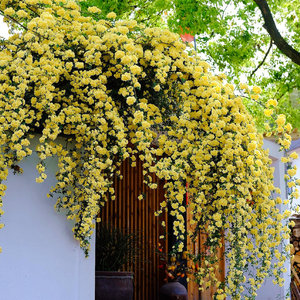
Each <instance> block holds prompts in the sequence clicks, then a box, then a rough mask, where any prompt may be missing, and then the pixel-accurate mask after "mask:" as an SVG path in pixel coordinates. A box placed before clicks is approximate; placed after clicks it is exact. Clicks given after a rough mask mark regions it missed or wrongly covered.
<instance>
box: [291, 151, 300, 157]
mask: <svg viewBox="0 0 300 300" xmlns="http://www.w3.org/2000/svg"><path fill="white" fill-rule="evenodd" d="M290 157H291V158H292V159H297V158H298V157H299V156H298V153H297V152H292V153H291V154H290Z"/></svg>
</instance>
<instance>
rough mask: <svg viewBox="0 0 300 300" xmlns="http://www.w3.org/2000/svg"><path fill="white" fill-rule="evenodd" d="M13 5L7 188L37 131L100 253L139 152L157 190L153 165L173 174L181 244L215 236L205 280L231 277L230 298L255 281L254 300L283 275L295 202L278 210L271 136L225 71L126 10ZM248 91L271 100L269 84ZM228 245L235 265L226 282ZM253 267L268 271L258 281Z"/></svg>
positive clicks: (5, 117) (43, 155) (3, 75)
mask: <svg viewBox="0 0 300 300" xmlns="http://www.w3.org/2000/svg"><path fill="white" fill-rule="evenodd" d="M0 11H1V13H2V14H3V15H4V16H5V20H6V22H7V23H8V24H9V25H10V26H11V30H12V31H13V32H14V34H13V35H11V37H10V38H9V39H8V40H5V41H3V42H2V44H1V46H0V47H1V48H0V137H1V138H0V149H1V152H0V180H1V185H0V193H1V196H2V197H3V195H4V191H5V184H4V181H5V180H6V178H7V175H8V169H9V168H12V169H14V170H15V171H16V170H17V171H21V170H20V168H19V166H18V164H19V162H21V161H22V160H23V159H24V158H26V157H28V156H30V155H31V154H32V147H31V143H32V139H33V137H34V136H35V137H36V138H38V140H39V142H38V145H37V147H36V149H35V151H36V152H37V153H38V157H39V162H38V164H37V166H36V167H37V170H38V172H39V176H38V177H37V179H36V181H37V182H43V181H44V180H45V179H46V177H47V175H46V169H45V168H46V160H47V158H49V157H52V156H57V157H58V171H57V173H56V178H57V183H56V185H55V186H54V187H53V188H52V189H51V190H50V192H49V196H51V197H53V196H55V197H57V203H56V208H57V209H58V210H60V209H63V210H64V211H66V212H67V218H68V219H71V220H74V223H75V225H74V228H73V232H74V236H75V238H76V239H77V240H79V242H80V246H81V247H82V249H83V250H84V251H85V253H86V254H87V253H88V250H89V239H90V237H91V235H92V233H93V229H94V228H95V220H97V216H98V214H99V212H100V210H101V208H102V207H103V206H104V205H105V203H106V201H110V200H111V199H114V197H115V196H114V189H113V178H114V176H116V175H119V171H118V170H119V166H120V164H121V163H122V161H124V160H125V159H127V158H129V159H131V165H132V166H135V164H136V159H137V157H139V159H141V160H142V161H143V168H144V176H145V178H144V180H145V182H147V184H148V185H149V186H150V187H151V188H156V183H155V182H151V178H152V176H151V174H152V173H155V174H156V175H157V176H158V177H159V178H162V179H165V180H166V184H165V191H166V193H165V199H164V200H163V199H162V201H161V203H160V210H159V211H157V214H160V213H162V212H163V211H164V210H166V209H167V208H168V209H169V214H170V215H172V216H173V217H174V220H175V221H174V224H173V231H174V234H175V235H176V236H177V244H176V247H175V249H176V250H177V251H182V250H183V248H184V240H185V239H186V237H187V235H189V236H190V237H191V238H195V237H196V236H198V234H199V233H200V232H205V233H206V234H207V240H206V242H205V249H204V250H203V251H202V252H201V254H200V255H198V256H195V255H193V253H190V255H189V259H190V260H194V261H198V264H199V268H198V269H197V272H195V274H194V276H195V279H196V280H197V281H198V282H199V283H200V285H201V286H202V285H203V283H204V282H210V283H211V284H214V285H215V286H217V287H218V289H217V292H216V295H215V296H216V299H224V298H225V296H226V295H231V296H232V297H233V299H240V298H241V295H242V292H243V289H244V287H246V286H247V288H248V294H249V298H248V299H250V298H251V297H252V298H253V297H255V291H256V289H257V288H258V287H259V286H260V285H261V284H262V282H263V280H264V278H265V277H266V276H268V274H269V273H270V272H272V271H273V270H276V272H275V271H274V276H275V279H274V280H275V281H276V282H277V283H279V284H280V285H281V284H282V279H281V278H280V275H281V273H282V272H283V271H284V269H283V262H284V261H285V259H286V255H285V254H284V253H282V252H279V250H278V249H279V248H278V247H280V246H281V244H282V241H283V240H284V238H287V237H288V232H289V231H288V226H284V225H282V222H281V220H282V219H284V218H286V217H288V215H289V212H285V213H283V214H280V213H279V210H278V208H277V207H276V204H278V203H281V199H280V198H276V197H275V198H274V197H272V193H274V192H278V190H277V189H276V188H275V187H274V185H273V175H272V170H271V168H270V167H269V166H270V164H271V160H270V159H269V158H268V153H267V151H265V150H263V149H262V143H263V140H262V136H261V135H260V134H258V133H257V130H256V128H255V126H254V123H253V120H252V118H251V117H250V115H249V114H248V113H247V111H246V110H245V107H244V105H243V102H242V98H241V97H238V96H236V94H235V92H234V89H233V86H232V85H230V84H228V83H226V81H225V77H224V76H223V75H219V76H214V75H212V74H211V73H210V72H209V66H208V65H207V63H205V62H202V61H200V59H199V58H198V57H197V56H196V55H195V54H194V53H188V51H187V49H186V46H185V45H184V44H183V43H181V42H179V37H178V35H176V34H172V33H170V32H169V31H167V30H161V29H158V28H144V27H143V26H141V25H138V24H137V23H136V22H135V21H115V14H114V13H110V14H108V15H107V19H105V20H97V18H96V17H97V13H98V12H99V10H98V9H97V8H95V7H91V8H89V13H90V16H83V15H82V14H81V12H80V8H79V6H78V5H77V4H76V3H75V2H73V1H68V0H24V1H14V0H2V1H1V5H0ZM244 88H245V89H247V88H246V87H244ZM248 92H249V95H250V97H252V98H253V99H257V97H258V94H259V92H260V91H259V88H257V87H255V88H254V89H253V90H248ZM272 105H273V106H274V103H271V102H270V103H269V106H270V107H269V108H268V110H269V111H268V114H269V115H270V116H271V115H272V113H273V110H272V108H273V106H272ZM270 110H271V112H270ZM278 120H279V121H278ZM277 121H278V122H277V125H278V128H279V126H280V128H282V130H281V133H282V137H281V140H280V142H281V144H282V147H283V148H284V149H287V148H288V147H289V143H290V137H289V135H288V134H287V133H288V132H289V131H290V130H291V128H290V125H289V124H287V125H285V120H284V117H282V116H281V117H279V118H278V119H277ZM274 124H276V122H275V123H274ZM273 129H274V128H273V127H270V130H273ZM291 173H292V172H291ZM187 192H188V194H189V202H188V204H187V203H186V201H185V194H186V193H187ZM138 198H139V199H137V201H143V200H142V195H141V196H139V197H138ZM1 201H2V200H1ZM1 206H2V202H1ZM187 209H188V210H189V218H190V223H191V228H193V230H190V232H186V227H185V213H186V210H187ZM0 214H3V211H2V210H0ZM97 221H99V220H97ZM223 241H224V243H225V246H226V256H227V258H228V260H229V269H228V274H227V276H226V278H225V282H218V280H217V278H216V276H215V274H216V272H217V270H216V269H217V264H216V259H217V253H218V251H219V248H220V247H222V243H223ZM287 248H288V247H287ZM287 250H288V249H287ZM272 258H273V260H272V263H273V266H272V270H270V268H271V259H272ZM250 265H257V267H256V269H255V270H252V271H253V272H252V275H251V276H248V277H247V278H246V277H245V274H247V273H246V270H247V268H248V267H249V266H250ZM245 297H246V296H245ZM245 299H247V298H245Z"/></svg>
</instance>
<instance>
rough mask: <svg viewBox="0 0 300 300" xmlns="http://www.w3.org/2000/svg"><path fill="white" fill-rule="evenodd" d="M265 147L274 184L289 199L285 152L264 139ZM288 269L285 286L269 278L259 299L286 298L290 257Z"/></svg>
mask: <svg viewBox="0 0 300 300" xmlns="http://www.w3.org/2000/svg"><path fill="white" fill-rule="evenodd" d="M264 148H265V149H269V151H270V152H269V156H270V158H272V160H273V163H272V167H274V168H275V170H274V184H275V186H276V187H279V188H280V189H281V194H280V195H279V196H280V197H281V198H282V199H287V195H286V184H285V181H284V174H285V166H284V164H283V163H281V161H280V159H281V157H282V156H283V155H284V152H282V151H279V146H278V145H277V144H275V143H274V142H271V141H268V140H265V141H264ZM276 196H277V195H276ZM278 208H279V209H280V212H281V213H282V212H284V211H285V210H286V209H289V206H288V205H284V204H280V205H278ZM288 243H289V241H288V240H287V241H286V244H288ZM284 266H285V267H286V269H287V272H286V273H284V275H283V277H284V279H285V283H284V286H283V287H280V286H278V285H274V284H273V282H272V280H273V278H269V279H267V280H266V281H265V282H264V284H263V285H262V287H261V288H260V289H259V290H258V292H257V297H256V299H257V300H275V299H280V300H283V299H286V296H287V295H288V293H289V289H290V281H291V276H290V272H291V271H290V270H291V268H290V260H289V259H288V260H287V261H286V262H285V265H284Z"/></svg>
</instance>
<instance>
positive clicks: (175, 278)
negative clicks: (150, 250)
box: [159, 252, 188, 300]
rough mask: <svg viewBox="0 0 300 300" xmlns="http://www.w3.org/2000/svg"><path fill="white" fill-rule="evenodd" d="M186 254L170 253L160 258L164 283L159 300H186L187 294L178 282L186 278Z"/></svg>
mask: <svg viewBox="0 0 300 300" xmlns="http://www.w3.org/2000/svg"><path fill="white" fill-rule="evenodd" d="M185 256H186V253H185V252H184V253H183V255H182V256H181V255H180V254H176V253H172V254H167V255H165V257H161V265H160V266H161V267H162V268H164V270H165V275H166V278H165V279H164V281H165V282H166V283H165V284H164V285H163V286H162V287H161V288H160V291H159V299H160V300H173V299H180V300H187V299H188V294H187V290H186V288H185V286H184V285H183V284H181V283H180V280H182V279H184V278H185V277H186V274H187V273H188V267H187V265H186V257H185Z"/></svg>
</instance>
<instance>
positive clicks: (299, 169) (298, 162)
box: [288, 147, 300, 205]
mask: <svg viewBox="0 0 300 300" xmlns="http://www.w3.org/2000/svg"><path fill="white" fill-rule="evenodd" d="M292 152H296V153H298V158H297V159H295V160H293V161H292V166H296V167H297V173H296V175H295V177H296V178H298V179H299V178H300V147H298V148H296V149H294V150H292V151H290V152H289V153H288V154H290V153H292ZM294 201H295V202H294V205H296V204H298V205H300V196H299V198H298V199H296V200H294Z"/></svg>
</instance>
